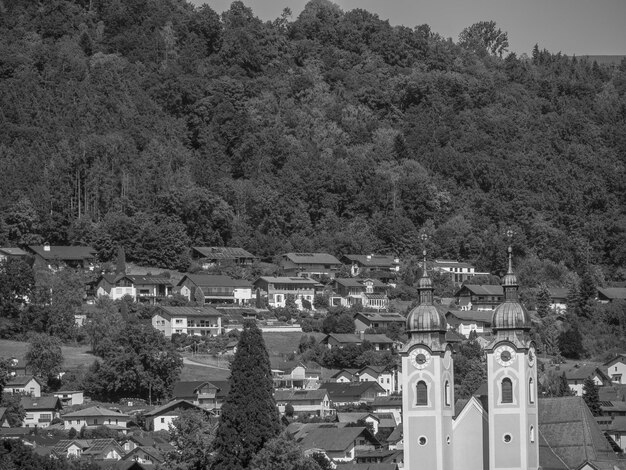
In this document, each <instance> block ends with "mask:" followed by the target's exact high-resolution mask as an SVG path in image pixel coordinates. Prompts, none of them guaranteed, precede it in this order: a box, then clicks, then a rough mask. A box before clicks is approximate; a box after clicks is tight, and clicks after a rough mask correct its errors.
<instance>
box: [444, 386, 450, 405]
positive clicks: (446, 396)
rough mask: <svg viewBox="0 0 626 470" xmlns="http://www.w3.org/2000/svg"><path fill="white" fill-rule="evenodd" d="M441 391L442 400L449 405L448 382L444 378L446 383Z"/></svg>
mask: <svg viewBox="0 0 626 470" xmlns="http://www.w3.org/2000/svg"><path fill="white" fill-rule="evenodd" d="M443 393H444V397H443V398H444V402H445V404H446V406H450V382H448V381H447V380H446V384H445V386H444V388H443Z"/></svg>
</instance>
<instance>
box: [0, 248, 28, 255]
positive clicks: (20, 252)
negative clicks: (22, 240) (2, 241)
mask: <svg viewBox="0 0 626 470" xmlns="http://www.w3.org/2000/svg"><path fill="white" fill-rule="evenodd" d="M0 253H3V254H5V255H7V256H26V255H27V254H28V253H26V252H25V251H24V250H22V249H20V248H12V247H2V248H0Z"/></svg>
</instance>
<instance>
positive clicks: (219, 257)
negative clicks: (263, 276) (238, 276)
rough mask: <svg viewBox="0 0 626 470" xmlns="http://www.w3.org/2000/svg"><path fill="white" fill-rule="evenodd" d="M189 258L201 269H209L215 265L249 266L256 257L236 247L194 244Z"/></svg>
mask: <svg viewBox="0 0 626 470" xmlns="http://www.w3.org/2000/svg"><path fill="white" fill-rule="evenodd" d="M191 259H192V260H194V261H195V262H197V263H198V264H200V267H201V268H202V269H210V268H213V267H216V266H229V265H237V266H249V265H251V264H253V263H254V262H255V261H256V260H257V259H258V258H257V257H256V256H254V255H253V254H251V253H248V252H247V251H246V250H244V249H243V248H238V247H229V246H194V247H191Z"/></svg>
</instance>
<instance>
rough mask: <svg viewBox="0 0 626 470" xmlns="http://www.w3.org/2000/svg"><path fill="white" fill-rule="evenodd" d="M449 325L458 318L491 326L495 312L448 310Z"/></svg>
mask: <svg viewBox="0 0 626 470" xmlns="http://www.w3.org/2000/svg"><path fill="white" fill-rule="evenodd" d="M445 316H446V320H447V321H448V323H450V322H451V321H453V320H454V318H458V319H459V320H461V321H463V320H464V321H474V322H482V323H488V324H491V319H492V317H493V311H491V310H448V311H447V312H446V314H445Z"/></svg>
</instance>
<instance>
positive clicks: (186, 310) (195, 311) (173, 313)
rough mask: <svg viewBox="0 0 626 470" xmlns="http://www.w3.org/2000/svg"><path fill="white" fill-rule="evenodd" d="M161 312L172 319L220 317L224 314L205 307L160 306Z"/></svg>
mask: <svg viewBox="0 0 626 470" xmlns="http://www.w3.org/2000/svg"><path fill="white" fill-rule="evenodd" d="M159 312H160V313H165V314H167V315H169V316H170V317H220V316H222V314H221V313H220V312H219V311H217V310H216V309H214V308H213V307H210V306H208V305H205V306H204V307H169V306H167V307H166V306H163V305H159Z"/></svg>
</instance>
